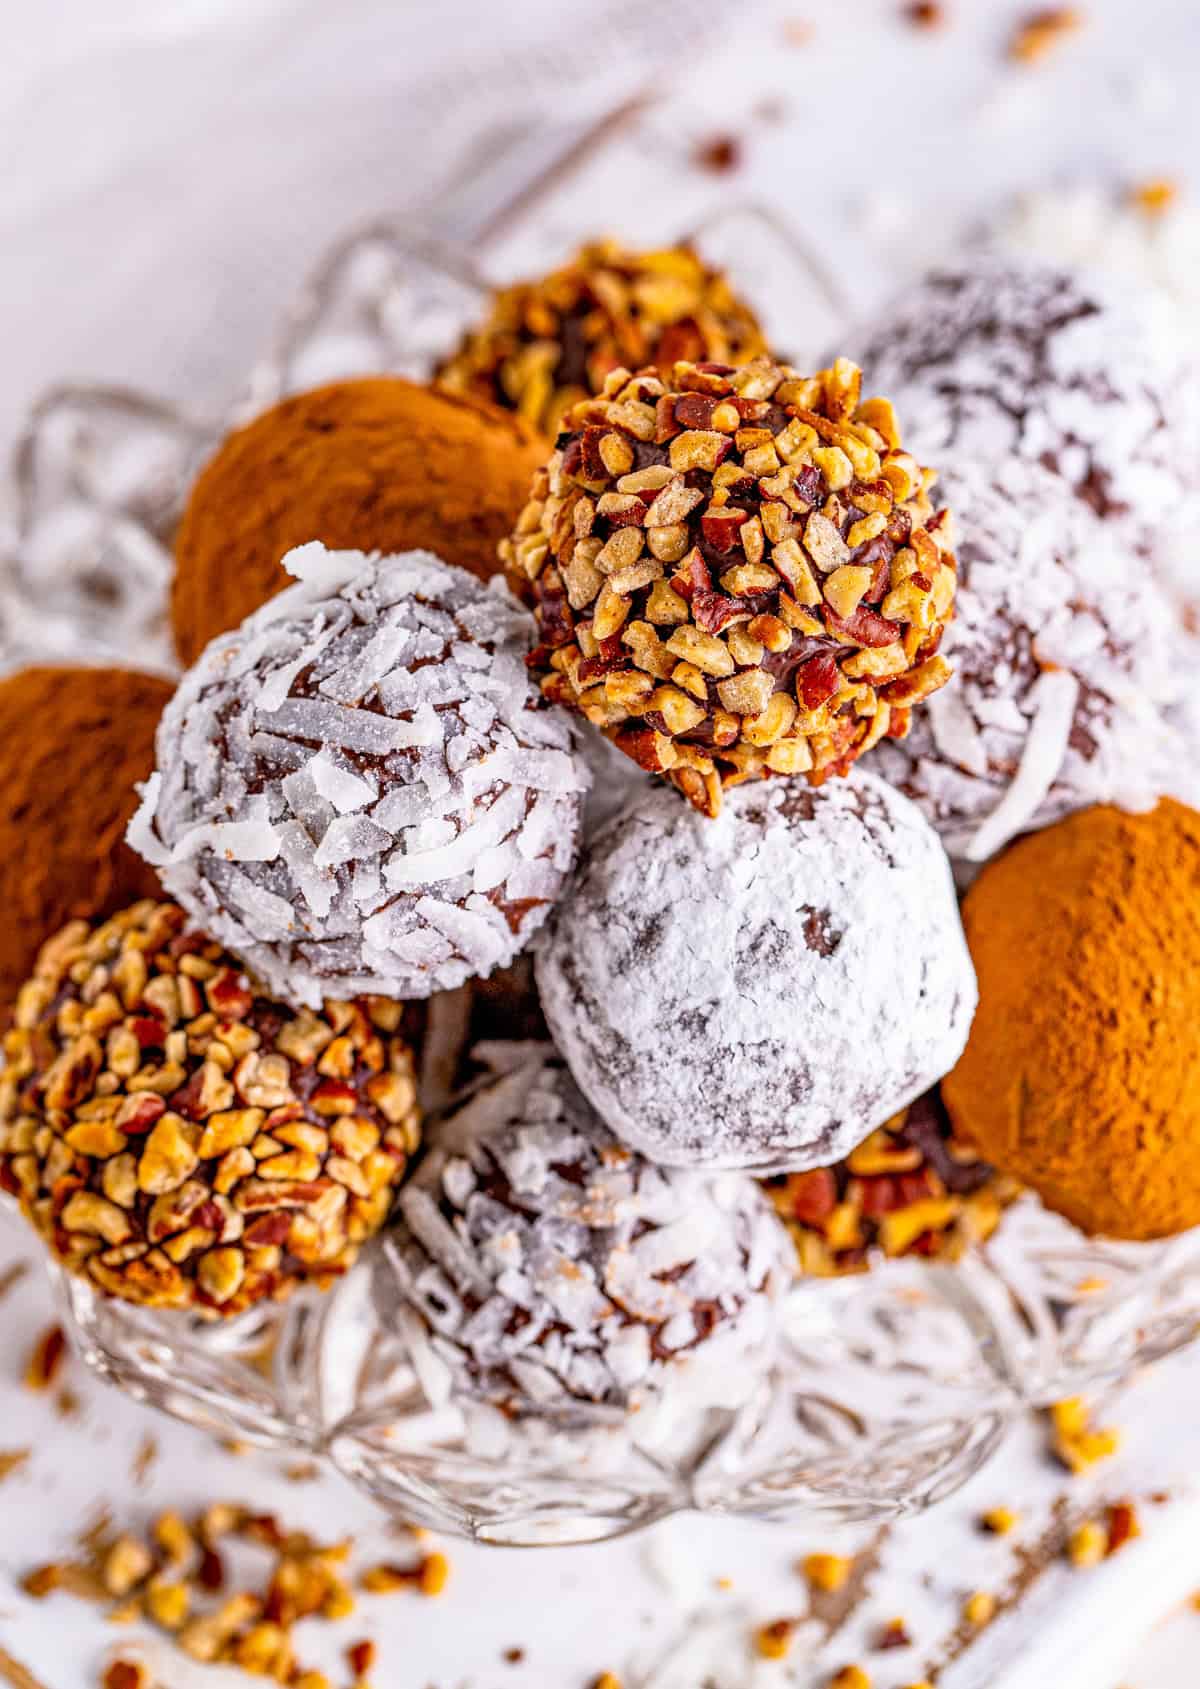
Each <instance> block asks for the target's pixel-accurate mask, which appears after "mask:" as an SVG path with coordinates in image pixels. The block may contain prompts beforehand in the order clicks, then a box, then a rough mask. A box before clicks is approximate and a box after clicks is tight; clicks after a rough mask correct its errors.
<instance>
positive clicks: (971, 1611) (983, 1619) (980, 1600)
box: [963, 1589, 996, 1629]
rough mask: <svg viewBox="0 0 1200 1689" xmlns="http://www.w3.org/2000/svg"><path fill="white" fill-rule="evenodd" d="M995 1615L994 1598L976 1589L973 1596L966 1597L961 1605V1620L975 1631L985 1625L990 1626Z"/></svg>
mask: <svg viewBox="0 0 1200 1689" xmlns="http://www.w3.org/2000/svg"><path fill="white" fill-rule="evenodd" d="M995 1615H996V1597H995V1596H994V1595H988V1594H987V1593H986V1591H984V1590H982V1589H977V1590H976V1591H975V1593H974V1595H970V1596H968V1597H967V1600H966V1601H965V1603H964V1604H963V1618H964V1619H965V1620H966V1621H967V1623H968V1624H970V1625H974V1626H975V1627H976V1628H977V1629H982V1628H983V1626H984V1625H985V1624H990V1623H991V1621H992V1619H993V1618H994V1617H995Z"/></svg>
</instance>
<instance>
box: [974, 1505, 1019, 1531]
mask: <svg viewBox="0 0 1200 1689" xmlns="http://www.w3.org/2000/svg"><path fill="white" fill-rule="evenodd" d="M1019 1523H1020V1514H1018V1513H1014V1512H1013V1511H1012V1509H1011V1508H1009V1507H991V1508H989V1509H988V1511H987V1512H986V1513H985V1514H984V1515H983V1517H982V1518H981V1520H980V1524H981V1525H982V1526H983V1528H984V1530H985V1531H988V1532H990V1533H991V1535H992V1536H995V1537H1006V1536H1007V1535H1008V1533H1009V1532H1010V1531H1012V1530H1015V1529H1016V1527H1017V1525H1018V1524H1019Z"/></svg>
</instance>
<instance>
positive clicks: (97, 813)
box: [0, 667, 172, 1015]
mask: <svg viewBox="0 0 1200 1689" xmlns="http://www.w3.org/2000/svg"><path fill="white" fill-rule="evenodd" d="M171 690H172V688H171V683H170V682H169V681H166V680H163V679H160V678H159V677H158V676H156V675H149V674H135V673H134V672H132V671H131V670H126V669H110V668H72V667H61V668H29V669H22V670H19V671H18V672H17V673H16V674H11V675H7V676H6V677H5V678H4V679H3V680H0V791H3V794H4V812H5V818H6V819H5V825H6V829H7V836H6V840H5V847H4V849H3V850H2V851H0V898H2V901H3V908H4V920H3V922H2V923H0V1013H3V1014H5V1015H7V1013H8V1011H9V1010H10V1008H11V1006H12V1002H13V999H14V998H15V996H16V992H17V989H18V987H19V986H20V985H21V983H22V982H23V981H24V980H25V979H26V978H27V977H28V975H29V972H30V970H31V969H32V967H33V964H34V961H35V960H36V958H37V953H38V951H39V950H40V949H41V946H42V945H43V944H44V943H45V941H46V939H47V938H49V937H50V935H51V933H54V932H57V930H58V929H59V927H61V926H62V925H63V924H64V922H66V921H68V920H71V919H73V918H75V917H82V918H85V919H87V918H90V917H91V916H94V915H107V914H112V913H113V912H114V911H115V910H117V909H119V908H122V907H123V906H124V905H125V904H128V903H131V902H133V901H135V900H136V899H137V898H139V897H152V896H157V895H158V894H159V885H158V880H157V878H156V876H155V874H154V871H153V869H151V868H150V867H149V866H148V865H147V864H146V863H145V862H143V861H142V859H141V858H140V857H139V856H138V855H137V853H136V852H135V851H133V850H131V849H130V848H129V846H128V845H127V844H126V843H125V828H126V825H127V823H128V821H129V817H130V816H131V815H132V813H133V811H134V809H135V808H136V807H137V795H136V793H135V791H134V783H135V781H138V780H142V779H145V777H146V775H148V774H149V773H150V770H151V769H152V768H153V766H154V734H155V731H156V729H157V727H158V720H159V717H160V716H161V714H162V712H163V709H164V708H165V706H166V703H167V700H168V699H169V698H170V696H171Z"/></svg>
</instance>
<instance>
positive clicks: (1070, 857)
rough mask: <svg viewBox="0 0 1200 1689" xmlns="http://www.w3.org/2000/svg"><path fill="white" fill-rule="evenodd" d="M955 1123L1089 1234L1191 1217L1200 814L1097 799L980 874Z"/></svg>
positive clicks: (1197, 1119) (1165, 1226)
mask: <svg viewBox="0 0 1200 1689" xmlns="http://www.w3.org/2000/svg"><path fill="white" fill-rule="evenodd" d="M963 919H964V922H965V924H966V929H967V938H968V941H969V943H970V946H971V954H972V956H973V958H974V961H975V966H976V968H977V969H978V972H979V1013H978V1015H977V1017H976V1020H975V1025H974V1027H973V1028H972V1031H971V1037H970V1041H969V1043H968V1045H967V1049H966V1053H965V1054H964V1056H963V1058H962V1060H961V1061H960V1062H959V1063H958V1065H957V1067H956V1068H955V1069H954V1071H953V1073H951V1074H950V1075H949V1076H948V1077H947V1079H946V1081H945V1083H944V1085H943V1087H942V1090H943V1095H944V1097H945V1100H946V1105H947V1107H948V1108H949V1110H950V1116H951V1119H952V1121H953V1123H954V1128H955V1131H956V1133H957V1134H958V1135H959V1136H960V1137H962V1138H963V1139H964V1140H965V1141H966V1142H968V1143H970V1144H972V1145H973V1146H974V1147H975V1148H976V1149H977V1150H978V1151H979V1153H980V1154H981V1155H983V1156H985V1157H986V1158H987V1159H988V1160H989V1161H991V1162H992V1163H994V1165H995V1166H997V1167H1000V1168H1003V1169H1004V1170H1005V1171H1006V1172H1008V1173H1011V1174H1012V1175H1013V1176H1014V1177H1015V1178H1017V1179H1020V1180H1021V1181H1022V1182H1024V1183H1025V1184H1028V1185H1030V1186H1031V1187H1032V1188H1033V1189H1034V1190H1035V1191H1036V1192H1037V1193H1038V1195H1039V1196H1041V1197H1042V1199H1043V1200H1044V1201H1045V1202H1046V1204H1047V1205H1048V1206H1049V1207H1051V1208H1053V1209H1056V1210H1057V1211H1058V1212H1059V1213H1061V1214H1064V1215H1066V1217H1067V1218H1068V1219H1069V1220H1072V1221H1074V1223H1075V1224H1076V1225H1078V1226H1081V1227H1082V1228H1083V1229H1084V1230H1085V1231H1088V1232H1098V1233H1101V1234H1103V1235H1105V1236H1109V1237H1117V1238H1134V1239H1138V1238H1154V1237H1165V1236H1168V1235H1170V1234H1172V1233H1175V1232H1180V1231H1185V1230H1187V1229H1189V1228H1190V1227H1192V1226H1196V1225H1200V1155H1198V1154H1197V1145H1198V1144H1200V815H1198V814H1197V813H1196V812H1195V811H1194V810H1192V809H1187V808H1185V807H1184V806H1183V805H1182V804H1178V803H1174V802H1172V801H1171V800H1170V799H1164V800H1163V801H1162V802H1161V803H1160V804H1159V805H1158V806H1157V808H1155V809H1154V810H1152V811H1151V812H1150V813H1149V814H1147V815H1126V814H1124V813H1123V812H1122V811H1121V810H1118V809H1113V808H1109V807H1106V806H1101V807H1098V808H1095V809H1085V810H1082V811H1080V812H1079V813H1078V814H1077V815H1072V816H1069V817H1068V818H1067V819H1066V820H1065V821H1060V822H1058V823H1057V824H1056V825H1055V826H1053V827H1048V828H1045V829H1044V830H1043V831H1042V832H1039V833H1031V834H1030V835H1029V837H1028V838H1024V839H1021V840H1019V841H1018V842H1017V843H1016V844H1014V845H1012V846H1011V847H1010V848H1009V849H1008V850H1007V851H1005V852H1004V854H1003V855H1002V856H999V857H997V859H996V860H995V861H994V862H990V863H989V864H988V865H987V867H986V868H984V869H983V871H982V873H981V874H980V875H979V878H978V879H977V880H976V882H975V884H974V885H973V886H972V888H971V890H970V892H969V893H968V894H967V898H966V901H965V903H964V905H963Z"/></svg>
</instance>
